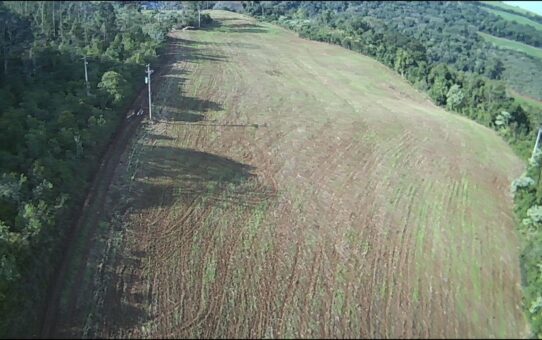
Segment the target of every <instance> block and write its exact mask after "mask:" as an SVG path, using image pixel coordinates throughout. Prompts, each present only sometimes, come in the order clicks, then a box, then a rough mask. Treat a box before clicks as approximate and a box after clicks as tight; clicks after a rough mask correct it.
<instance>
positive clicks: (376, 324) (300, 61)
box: [44, 11, 526, 338]
mask: <svg viewBox="0 0 542 340" xmlns="http://www.w3.org/2000/svg"><path fill="white" fill-rule="evenodd" d="M211 15H212V17H213V18H214V19H215V20H217V22H218V24H217V25H215V27H213V28H209V29H202V30H186V31H174V32H172V33H171V42H170V49H169V52H168V53H170V54H171V57H170V60H171V62H170V63H169V64H167V65H164V66H163V72H161V73H160V74H157V75H155V77H156V80H154V79H153V84H154V91H153V92H154V107H153V116H154V118H155V122H154V124H150V123H149V122H148V119H147V118H146V119H145V120H144V123H143V124H139V128H138V129H137V130H136V131H135V132H134V133H133V137H132V138H131V142H130V143H118V145H113V146H112V147H113V148H115V150H116V152H115V154H116V155H117V156H115V157H112V158H111V160H110V162H111V163H108V164H110V166H109V170H104V172H103V174H102V175H103V177H104V178H106V179H107V180H106V181H105V182H103V185H102V186H101V187H99V188H97V189H96V190H98V191H99V192H100V194H96V195H94V197H90V198H89V199H90V203H88V204H90V205H91V206H92V207H95V208H93V209H86V212H85V214H86V215H84V216H83V218H82V219H83V221H82V222H80V223H82V224H84V225H85V228H86V229H85V230H87V231H88V232H86V233H85V234H84V235H85V236H84V238H83V241H79V242H80V243H82V244H83V245H82V246H80V247H79V248H80V249H84V251H73V252H72V253H70V254H72V255H71V257H70V259H69V260H68V264H67V265H66V269H65V271H66V274H65V275H64V276H65V279H64V280H62V281H63V282H62V283H61V284H60V285H59V288H58V291H59V293H58V303H56V304H55V305H54V306H53V307H51V308H50V309H52V311H51V313H52V314H51V315H53V314H54V317H51V318H49V320H50V321H49V323H48V325H47V327H45V328H46V332H45V333H44V334H45V335H50V336H58V337H72V336H73V337H83V336H84V337H153V338H157V337H202V338H203V337H204V338H208V337H471V338H472V337H518V336H523V335H525V330H526V322H525V319H524V316H523V314H522V311H521V308H520V303H521V287H520V273H519V258H518V240H517V237H516V234H515V232H514V224H515V222H514V219H513V212H512V201H511V195H510V193H509V192H510V189H509V187H510V185H509V184H510V182H511V180H512V179H513V178H515V177H516V176H517V175H519V173H520V172H521V171H522V163H521V162H520V160H519V159H518V158H517V157H516V156H514V154H513V153H512V151H511V149H510V148H509V147H508V146H507V145H506V144H505V143H504V141H502V140H501V139H500V138H499V137H498V136H497V135H496V134H495V133H493V132H492V131H491V130H489V129H487V128H485V127H482V126H480V125H478V124H476V123H474V122H472V121H469V120H467V119H465V118H462V117H459V116H457V115H454V114H451V113H448V112H446V111H444V110H442V109H440V108H438V107H436V106H434V105H433V104H431V103H430V101H429V100H428V99H427V98H426V97H425V96H424V95H422V94H421V93H418V92H417V91H416V90H414V89H413V88H412V87H411V86H410V85H409V84H408V83H407V82H406V81H405V80H403V79H402V78H401V77H399V76H398V75H396V74H395V73H394V72H392V71H391V70H389V69H388V68H386V67H385V66H383V65H381V64H379V63H378V62H376V61H374V60H372V59H370V58H368V57H365V56H363V55H360V54H357V53H354V52H351V51H348V50H345V49H342V48H340V47H337V46H332V45H328V44H323V43H318V42H313V41H308V40H303V39H300V38H298V37H297V36H296V35H295V34H293V33H291V32H288V31H286V30H284V29H282V28H279V27H276V26H273V25H270V24H266V23H260V22H256V21H255V20H253V19H251V18H248V17H245V16H242V15H239V14H234V13H229V12H223V11H212V12H211ZM134 130H135V129H134ZM88 214H92V216H91V217H88V216H87V215H88ZM80 239H81V238H80Z"/></svg>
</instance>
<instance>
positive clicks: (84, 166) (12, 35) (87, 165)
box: [0, 1, 209, 337]
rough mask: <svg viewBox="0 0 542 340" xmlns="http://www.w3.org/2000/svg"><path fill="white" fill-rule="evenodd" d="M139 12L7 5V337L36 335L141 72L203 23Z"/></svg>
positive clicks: (1, 169) (2, 180) (1, 243)
mask: <svg viewBox="0 0 542 340" xmlns="http://www.w3.org/2000/svg"><path fill="white" fill-rule="evenodd" d="M139 5H140V4H139V3H138V2H106V1H81V2H75V1H69V2H68V1H25V2H23V1H20V2H0V61H1V65H2V71H1V72H0V102H1V103H2V106H0V315H2V317H1V318H0V335H3V336H4V337H5V336H30V335H35V334H36V333H35V332H36V330H37V328H38V327H39V325H38V323H39V318H40V317H41V314H42V312H43V309H44V304H45V295H46V289H47V287H48V284H49V282H50V278H51V275H52V273H53V271H54V269H55V268H56V266H57V265H58V259H59V258H60V253H59V252H60V244H61V243H62V241H63V240H64V237H65V235H66V232H67V230H68V227H69V225H70V224H71V223H72V221H73V218H74V211H76V209H75V208H76V207H77V206H79V205H80V204H81V203H82V200H83V199H84V195H85V188H86V187H87V185H88V182H89V180H90V179H91V176H92V173H93V172H94V171H95V169H96V167H97V165H98V160H99V158H100V155H101V154H102V152H103V150H104V148H105V147H106V145H107V143H108V141H109V139H110V137H111V135H112V133H113V132H114V131H115V130H116V128H117V126H118V125H119V122H120V121H121V120H122V119H123V115H124V114H123V109H124V108H125V107H126V105H127V104H128V103H129V102H130V101H131V100H132V99H133V98H134V95H135V94H136V89H138V88H141V86H143V85H144V84H143V76H144V65H145V64H146V63H149V62H154V61H156V58H157V56H158V55H159V54H160V51H161V50H162V48H163V46H164V42H165V39H166V34H167V33H168V31H169V30H170V29H171V28H172V27H173V26H174V25H175V24H177V25H186V24H194V23H196V22H197V19H198V18H197V17H195V16H194V15H192V16H189V14H190V13H187V14H186V15H181V14H179V12H158V11H142V10H141V9H140V6H139ZM206 19H207V20H208V19H209V18H208V17H207V18H206ZM83 56H87V59H88V78H89V83H90V93H91V95H90V96H87V95H86V88H85V83H84V71H83V60H82V57H83Z"/></svg>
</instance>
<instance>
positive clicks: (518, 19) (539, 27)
mask: <svg viewBox="0 0 542 340" xmlns="http://www.w3.org/2000/svg"><path fill="white" fill-rule="evenodd" d="M481 8H482V9H483V10H485V11H488V12H490V13H493V14H496V15H498V16H500V17H501V18H504V19H506V20H509V21H515V22H517V23H519V24H523V25H529V26H531V27H534V28H536V29H537V30H542V24H539V23H538V22H536V21H532V20H530V19H528V18H526V17H524V16H522V15H517V14H512V13H509V12H504V11H499V10H497V9H491V8H487V7H481ZM516 8H517V7H516Z"/></svg>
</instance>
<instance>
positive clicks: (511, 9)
mask: <svg viewBox="0 0 542 340" xmlns="http://www.w3.org/2000/svg"><path fill="white" fill-rule="evenodd" d="M480 2H481V3H484V4H486V5H489V6H491V7H495V8H497V9H500V10H504V11H506V12H508V13H514V14H516V15H521V16H527V17H538V18H540V20H542V17H541V16H540V15H539V14H537V13H534V12H531V11H529V10H526V9H524V8H521V7H518V6H512V5H509V4H506V3H504V2H502V1H480Z"/></svg>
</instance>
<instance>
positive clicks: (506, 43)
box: [478, 32, 542, 60]
mask: <svg viewBox="0 0 542 340" xmlns="http://www.w3.org/2000/svg"><path fill="white" fill-rule="evenodd" d="M478 33H479V34H480V35H481V36H482V37H483V38H484V39H486V40H487V41H489V42H491V43H493V44H494V45H495V46H497V47H500V48H505V49H509V50H513V51H517V52H522V53H525V54H527V55H528V56H531V57H533V58H538V59H541V60H542V49H540V48H536V47H533V46H529V45H526V44H523V43H520V42H517V41H514V40H508V39H503V38H498V37H494V36H492V35H490V34H486V33H483V32H478Z"/></svg>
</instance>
